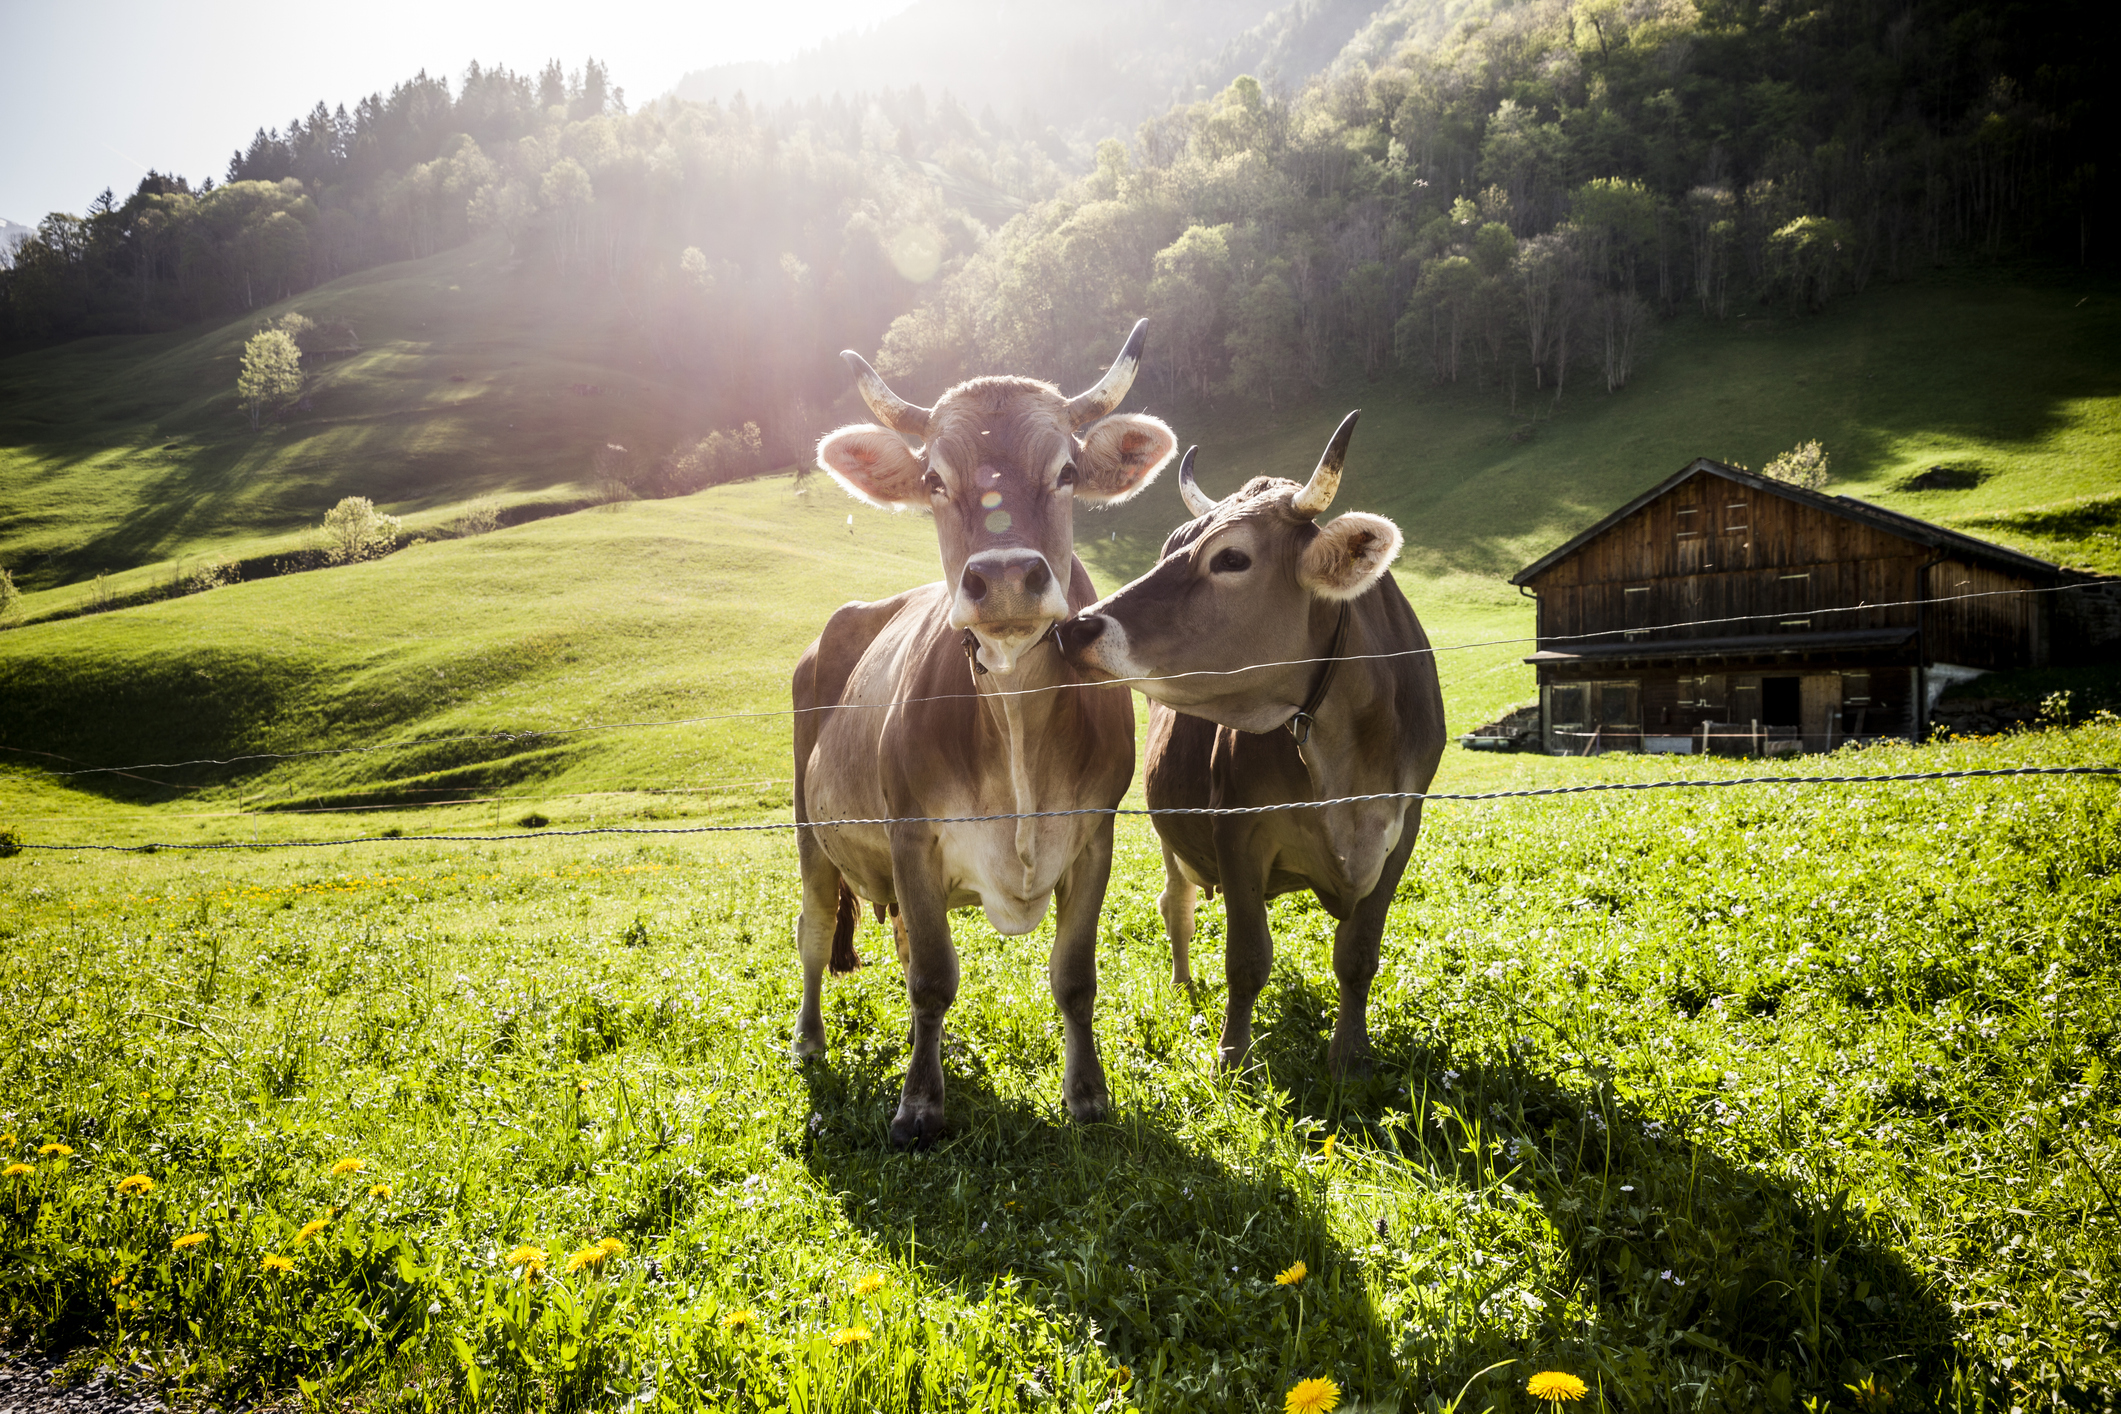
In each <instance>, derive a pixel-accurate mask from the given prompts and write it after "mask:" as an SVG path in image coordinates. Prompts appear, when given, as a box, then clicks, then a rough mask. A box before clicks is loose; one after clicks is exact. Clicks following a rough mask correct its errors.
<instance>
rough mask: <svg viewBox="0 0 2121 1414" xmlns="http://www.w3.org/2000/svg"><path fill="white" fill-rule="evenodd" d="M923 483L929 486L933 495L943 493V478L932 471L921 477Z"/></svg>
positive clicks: (929, 492)
mask: <svg viewBox="0 0 2121 1414" xmlns="http://www.w3.org/2000/svg"><path fill="white" fill-rule="evenodd" d="M921 485H923V486H925V487H926V488H928V494H929V495H931V496H940V495H942V494H943V478H942V477H940V476H938V475H936V474H935V473H934V472H932V471H931V472H929V473H928V474H927V475H926V476H923V477H922V478H921Z"/></svg>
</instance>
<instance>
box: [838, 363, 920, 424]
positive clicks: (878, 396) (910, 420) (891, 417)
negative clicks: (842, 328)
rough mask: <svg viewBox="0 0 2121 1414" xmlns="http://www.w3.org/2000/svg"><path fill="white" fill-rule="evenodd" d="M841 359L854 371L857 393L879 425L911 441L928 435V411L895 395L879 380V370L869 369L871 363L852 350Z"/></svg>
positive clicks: (887, 384) (886, 384)
mask: <svg viewBox="0 0 2121 1414" xmlns="http://www.w3.org/2000/svg"><path fill="white" fill-rule="evenodd" d="M840 357H841V358H843V359H846V360H847V366H848V367H849V368H851V369H853V370H854V387H855V391H857V392H859V393H860V394H861V395H862V401H863V402H865V403H867V404H869V411H870V412H871V413H872V414H874V415H875V417H876V420H877V421H878V422H881V423H883V424H884V426H886V427H888V428H890V429H891V430H892V431H893V432H898V433H902V434H904V435H906V436H909V437H923V436H926V435H927V432H928V412H929V410H928V409H927V408H924V407H915V406H914V405H913V404H912V403H909V402H907V401H906V400H905V399H904V398H902V397H900V396H899V395H898V394H896V393H894V392H892V391H891V385H890V384H889V383H886V382H885V381H884V380H883V379H882V378H880V377H878V376H877V372H876V370H875V369H873V368H871V367H870V366H869V360H867V359H865V358H863V357H862V356H861V355H860V354H858V353H856V352H855V351H854V350H853V349H842V350H841V351H840Z"/></svg>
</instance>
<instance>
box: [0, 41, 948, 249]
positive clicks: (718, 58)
mask: <svg viewBox="0 0 2121 1414" xmlns="http://www.w3.org/2000/svg"><path fill="white" fill-rule="evenodd" d="M909 3H910V0H792V2H791V0H781V2H780V3H760V2H759V0H750V3H731V0H692V2H691V3H661V4H658V3H654V2H653V0H511V2H510V3H505V4H496V3H492V0H477V3H458V0H365V3H362V4H359V5H302V4H294V5H290V4H287V3H285V0H208V3H206V4H203V5H177V4H171V3H169V0H69V3H43V4H39V3H35V0H6V3H5V4H4V5H0V16H4V26H0V28H4V32H5V34H6V42H5V43H4V44H0V217H5V218H7V219H8V220H12V221H19V222H22V223H24V224H26V225H35V224H36V223H37V221H38V220H39V219H41V218H42V217H43V216H44V214H45V213H46V212H48V211H54V210H63V211H75V212H78V211H81V210H82V209H84V208H85V207H86V206H87V205H88V203H89V202H90V201H91V200H92V199H93V198H94V197H95V195H96V193H97V192H99V191H101V190H102V189H103V188H104V187H106V186H107V187H111V188H113V189H115V190H116V191H117V192H118V194H119V195H120V196H123V195H124V194H125V193H126V192H128V191H130V190H131V189H132V188H133V187H134V186H135V185H137V184H138V182H139V180H140V177H141V175H142V174H143V173H144V172H145V171H146V170H147V169H148V168H150V167H153V168H156V169H157V170H160V171H164V172H178V173H181V174H182V175H184V176H186V177H189V178H190V179H191V181H192V182H193V184H194V185H196V184H197V183H198V182H199V181H200V180H201V179H202V178H205V177H212V178H213V179H214V180H215V181H219V180H221V178H222V176H223V175H224V174H225V172H226V169H227V167H228V155H229V153H230V152H231V151H232V150H233V149H235V148H237V147H239V146H242V145H244V144H246V143H248V142H249V141H250V136H251V134H252V133H253V132H254V131H256V130H257V129H258V128H260V127H266V128H274V127H281V126H284V125H285V124H286V122H287V121H288V119H290V118H292V117H294V116H296V115H297V114H302V115H306V114H307V113H308V112H309V110H310V108H311V106H312V105H314V104H315V103H316V101H317V100H318V99H320V98H321V99H324V100H325V101H326V102H327V103H329V104H330V105H332V106H334V107H336V106H337V105H339V104H340V103H344V104H345V105H346V107H347V109H348V111H351V110H352V108H353V105H354V101H355V100H356V99H358V98H360V97H361V96H362V95H363V94H367V93H373V92H375V91H377V90H378V89H381V90H384V91H388V90H389V88H390V86H391V85H392V84H394V83H398V82H400V81H402V80H404V79H406V78H409V77H411V76H412V74H414V73H415V72H417V71H418V70H420V69H422V68H425V69H426V70H427V72H428V73H430V74H446V75H448V77H449V79H450V86H451V90H452V91H454V90H455V88H456V87H457V81H458V79H459V78H460V76H461V75H462V74H463V72H464V69H465V66H466V65H468V64H469V63H471V62H472V61H473V60H474V59H476V60H477V61H478V62H479V63H480V64H482V65H485V66H487V67H491V66H493V65H495V64H502V65H506V66H507V67H508V68H511V69H514V70H517V71H518V72H521V71H524V70H532V71H535V70H536V69H538V68H541V67H543V65H544V63H545V61H546V60H547V59H553V58H556V59H558V60H560V62H561V63H562V64H564V65H565V66H566V67H568V68H569V69H575V68H579V67H580V66H581V63H582V60H583V59H584V58H585V57H588V56H592V55H593V56H595V57H596V58H597V59H599V60H601V61H602V62H603V63H604V64H605V66H606V67H607V68H609V69H610V71H611V77H612V82H613V83H616V84H618V85H619V86H621V87H623V88H624V89H625V90H626V101H627V104H628V106H629V107H638V106H639V105H640V103H641V102H642V101H643V100H645V99H649V98H654V97H657V96H659V95H661V94H663V93H667V92H668V91H669V90H670V89H671V87H672V86H673V85H675V84H676V83H677V81H678V80H679V79H680V78H682V77H683V76H684V75H685V74H686V73H688V72H689V71H691V70H693V69H702V68H707V67H708V66H710V65H714V64H724V63H732V62H737V61H742V60H750V59H766V60H774V59H785V58H789V57H791V56H792V55H794V54H795V53H797V52H798V51H799V50H801V49H803V48H806V47H807V46H809V45H813V44H815V43H817V42H818V41H819V40H821V39H824V38H827V37H828V36H830V35H833V34H838V33H841V32H843V31H846V30H849V29H856V28H867V27H869V26H870V25H873V24H875V23H876V22H877V21H878V20H880V19H883V18H884V17H886V16H888V15H891V14H895V13H896V12H898V11H900V10H903V9H905V8H906V6H907V5H908V4H909Z"/></svg>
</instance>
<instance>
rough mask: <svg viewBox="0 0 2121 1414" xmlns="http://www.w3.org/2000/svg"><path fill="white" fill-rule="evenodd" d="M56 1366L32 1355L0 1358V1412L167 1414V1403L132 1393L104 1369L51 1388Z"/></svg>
mask: <svg viewBox="0 0 2121 1414" xmlns="http://www.w3.org/2000/svg"><path fill="white" fill-rule="evenodd" d="M57 1369H58V1362H57V1361H53V1360H41V1359H39V1358H37V1357H36V1356H34V1355H18V1354H13V1353H9V1354H7V1355H6V1356H4V1357H0V1414H168V1410H169V1406H168V1405H166V1404H164V1403H163V1402H162V1401H161V1400H159V1399H156V1398H154V1397H153V1396H152V1395H139V1394H134V1393H133V1392H132V1391H130V1390H128V1389H126V1388H125V1387H124V1386H123V1385H121V1384H120V1383H119V1382H118V1381H117V1380H116V1379H114V1378H113V1377H112V1375H111V1372H110V1371H108V1370H98V1371H97V1372H96V1373H95V1375H94V1376H92V1377H91V1378H90V1379H89V1380H88V1382H87V1383H86V1384H82V1385H78V1386H76V1387H75V1388H73V1389H69V1390H61V1389H55V1388H54V1387H53V1386H52V1373H53V1372H54V1371H55V1370H57Z"/></svg>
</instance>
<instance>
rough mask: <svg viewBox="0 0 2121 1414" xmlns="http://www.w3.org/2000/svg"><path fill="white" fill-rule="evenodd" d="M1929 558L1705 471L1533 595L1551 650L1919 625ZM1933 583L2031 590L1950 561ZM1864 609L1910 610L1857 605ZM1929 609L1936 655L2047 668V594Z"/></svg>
mask: <svg viewBox="0 0 2121 1414" xmlns="http://www.w3.org/2000/svg"><path fill="white" fill-rule="evenodd" d="M1931 558H1933V552H1932V551H1931V550H1930V549H1929V547H1928V546H1925V545H1920V544H1917V543H1915V542H1914V541H1910V540H1903V539H1901V538H1900V537H1898V536H1896V535H1892V534H1889V533H1888V532H1886V531H1884V530H1881V529H1878V528H1876V527H1874V526H1870V525H1867V524H1864V523H1863V522H1860V521H1855V520H1850V519H1848V518H1846V517H1843V516H1838V515H1834V514H1832V513H1830V512H1828V511H1825V510H1822V509H1819V508H1817V507H1814V506H1810V505H1805V504H1803V503H1800V502H1797V501H1793V500H1790V499H1787V498H1785V497H1782V496H1778V495H1775V494H1773V493H1772V492H1765V491H1755V490H1754V489H1752V488H1751V487H1747V486H1743V485H1741V484H1739V483H1736V482H1732V481H1726V480H1724V479H1723V478H1722V477H1720V476H1717V475H1715V474H1714V473H1703V474H1701V475H1697V476H1695V477H1694V478H1692V479H1691V480H1689V481H1686V482H1684V483H1682V484H1681V485H1679V486H1676V487H1674V488H1673V489H1672V490H1671V491H1670V492H1668V493H1667V494H1665V495H1664V496H1661V497H1659V498H1658V499H1657V500H1655V501H1652V502H1651V503H1650V504H1649V505H1647V506H1644V507H1643V508H1642V509H1641V510H1639V511H1637V512H1636V513H1635V514H1634V515H1632V516H1630V517H1629V518H1628V519H1626V520H1624V521H1622V522H1621V523H1620V524H1618V525H1616V526H1614V527H1612V528H1611V529H1610V530H1608V531H1607V532H1606V533H1605V534H1603V535H1601V536H1599V537H1597V538H1596V539H1594V540H1592V541H1591V542H1590V543H1588V544H1586V545H1584V546H1582V547H1581V548H1579V549H1578V550H1577V551H1576V553H1575V554H1573V555H1570V556H1569V557H1568V558H1567V559H1565V560H1562V561H1561V562H1560V563H1558V564H1555V565H1553V566H1551V567H1549V568H1548V569H1547V570H1546V571H1545V573H1543V574H1541V575H1539V576H1538V577H1537V578H1535V579H1534V580H1533V581H1532V582H1531V588H1532V589H1533V591H1534V592H1535V593H1536V594H1537V595H1538V596H1539V637H1540V639H1541V643H1542V646H1544V647H1553V648H1564V649H1565V648H1566V647H1567V646H1568V640H1570V639H1572V638H1578V636H1582V635H1600V636H1602V638H1600V637H1593V638H1590V639H1589V640H1588V641H1589V642H1592V643H1596V642H1599V641H1606V642H1611V641H1613V640H1614V639H1618V638H1627V637H1635V636H1640V637H1641V638H1643V639H1645V640H1651V641H1661V640H1675V639H1676V640H1684V639H1689V638H1740V637H1751V636H1759V637H1763V638H1772V637H1775V636H1778V635H1785V634H1792V633H1831V632H1841V631H1849V630H1856V629H1880V628H1898V627H1908V628H1912V627H1914V626H1915V624H1916V621H1917V617H1918V611H1917V609H1916V608H1915V606H1914V605H1913V604H1911V603H1908V602H1906V601H1909V600H1913V599H1914V598H1916V593H1917V591H1916V578H1917V576H1916V571H1917V568H1918V567H1919V566H1920V565H1921V564H1922V563H1923V561H1925V560H1928V559H1931ZM1929 577H1930V592H1931V594H1933V595H1945V594H1951V593H1962V594H1963V593H1967V592H1970V591H1969V587H1977V588H1981V589H2000V588H2021V587H2026V586H2029V585H2030V584H2031V583H2032V581H2030V580H2028V579H2021V578H2018V577H2015V576H2011V575H2007V574H2003V573H2001V572H1998V571H1995V570H1976V569H1974V568H1972V567H1971V566H1967V565H1962V564H1957V563H1952V562H1947V563H1945V564H1940V565H1936V566H1933V567H1932V568H1931V570H1930V571H1929ZM1952 586H1961V587H1957V588H1954V587H1952ZM1860 604H1897V605H1899V606H1900V607H1897V608H1889V609H1878V608H1863V609H1859V608H1853V607H1850V606H1855V605H1860ZM1827 610H1835V611H1836V612H1825V611H1827ZM1930 615H1931V617H1930V627H1931V629H1932V630H1933V631H1937V630H1941V631H1942V632H1943V633H1944V635H1945V636H1944V638H1943V639H1941V640H1940V641H1939V644H1938V646H1935V647H1933V648H1932V653H1931V656H1932V658H1933V659H1939V660H1942V661H1945V662H1955V663H1965V664H1967V665H1968V666H1970V667H1991V666H2002V665H2003V664H2004V663H2005V662H2026V661H2037V658H2034V657H2029V656H2028V648H2027V645H2028V644H2033V643H2036V642H2037V639H2038V636H2039V618H2040V615H2041V606H2040V605H2039V600H2038V596H2016V595H2014V596H2010V597H2007V598H1997V599H1989V600H1972V601H1966V602H1963V603H1961V604H1959V605H1954V606H1951V607H1950V608H1949V609H1946V608H1944V607H1942V606H1939V607H1935V608H1932V609H1931V610H1930ZM1718 620H1722V621H1723V622H1718ZM1672 625H1684V626H1683V627H1670V626H1672ZM1947 644H1948V645H1949V651H1945V647H1944V645H1947ZM1954 654H1957V655H1959V656H1953V655H1954Z"/></svg>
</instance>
